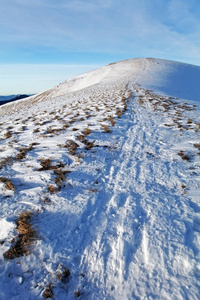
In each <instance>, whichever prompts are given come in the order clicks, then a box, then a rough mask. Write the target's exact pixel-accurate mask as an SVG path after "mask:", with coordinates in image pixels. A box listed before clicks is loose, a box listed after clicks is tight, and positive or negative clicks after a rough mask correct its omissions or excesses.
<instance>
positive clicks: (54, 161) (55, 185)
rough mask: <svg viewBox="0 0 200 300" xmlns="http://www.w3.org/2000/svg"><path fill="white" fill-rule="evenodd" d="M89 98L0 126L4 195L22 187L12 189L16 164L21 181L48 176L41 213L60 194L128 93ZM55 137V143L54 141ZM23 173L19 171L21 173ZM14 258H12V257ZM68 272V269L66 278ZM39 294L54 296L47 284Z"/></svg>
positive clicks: (108, 130)
mask: <svg viewBox="0 0 200 300" xmlns="http://www.w3.org/2000/svg"><path fill="white" fill-rule="evenodd" d="M89 95H92V96H88V94H86V95H84V96H81V97H78V100H76V99H74V101H73V102H70V103H65V101H61V104H57V105H56V106H54V108H53V109H52V107H53V106H52V105H50V106H49V107H50V108H48V107H47V109H46V110H44V111H42V110H40V107H39V109H38V111H37V112H36V113H34V114H32V113H31V111H30V112H29V113H28V112H26V113H27V116H26V117H25V118H24V117H23V116H21V117H17V118H16V119H14V120H12V119H11V118H12V117H11V118H10V119H9V118H8V121H7V122H5V123H2V124H0V129H1V131H0V132H1V133H0V138H1V141H2V147H1V149H0V158H1V159H0V169H1V173H2V175H3V176H1V177H0V185H1V187H2V197H10V198H13V199H14V198H15V199H16V197H15V195H16V194H17V193H18V192H19V190H20V187H18V186H15V185H14V183H13V182H15V178H13V177H12V176H13V174H14V173H15V172H13V171H14V169H15V165H17V168H18V172H19V173H21V176H22V177H21V179H22V180H24V178H23V174H24V168H30V169H31V170H32V171H28V172H27V173H29V174H30V172H34V173H35V172H40V173H41V172H46V171H48V172H51V174H52V175H51V178H50V181H49V182H48V184H47V186H46V187H45V182H44V185H43V196H42V195H41V197H40V198H42V206H41V209H43V208H42V207H43V206H45V205H47V204H50V203H51V195H52V194H54V193H57V192H59V191H60V189H62V187H63V186H65V185H66V182H67V174H68V173H69V172H71V170H72V169H73V168H74V167H75V168H76V166H77V165H79V164H80V163H81V161H82V160H83V159H84V152H85V151H88V150H91V149H92V148H94V147H98V146H100V145H97V144H96V143H95V141H93V140H92V141H91V140H90V139H89V135H90V134H91V133H98V132H99V133H100V134H102V133H111V132H112V127H113V126H115V120H116V119H117V118H120V117H121V115H122V114H124V113H125V111H126V108H127V102H128V99H129V98H130V97H131V91H130V90H126V89H125V90H119V89H117V88H116V90H114V92H112V93H111V92H110V91H109V90H108V91H105V92H104V93H103V94H102V93H99V92H97V91H95V90H94V91H92V92H91V93H89ZM80 99H81V100H80ZM66 102H67V101H66ZM24 114H25V113H24ZM55 138H56V141H58V143H55V142H54V139H55ZM45 149H47V150H49V149H51V153H52V154H51V157H47V156H46V155H44V156H43V153H45ZM41 153H42V155H41ZM58 154H59V155H58ZM58 157H59V158H58ZM36 165H37V167H36ZM21 169H23V172H20V171H21ZM19 173H18V175H19ZM18 182H19V181H18ZM67 184H68V182H67ZM16 207H17V204H16ZM8 213H9V214H10V212H8ZM35 214H37V212H34V214H33V217H34V215H35ZM11 250H12V248H11ZM12 252H13V251H12ZM22 253H23V251H22ZM21 255H23V254H20V253H18V254H16V257H18V256H21ZM13 258H15V255H13V256H12V259H13ZM69 274H70V271H69V272H68V274H67V276H66V278H67V277H68V276H69ZM61 277H62V280H61V281H64V280H63V277H64V275H63V276H61ZM80 294H81V293H80V291H76V292H75V296H76V297H79V296H80ZM43 296H44V297H45V298H48V297H53V289H52V286H51V283H49V284H48V285H47V286H46V288H45V289H44V293H43Z"/></svg>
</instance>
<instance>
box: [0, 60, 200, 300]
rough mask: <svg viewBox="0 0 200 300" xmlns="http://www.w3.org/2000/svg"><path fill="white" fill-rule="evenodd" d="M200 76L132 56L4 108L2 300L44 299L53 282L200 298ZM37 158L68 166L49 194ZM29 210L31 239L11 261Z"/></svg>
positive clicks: (68, 287)
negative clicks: (71, 145) (63, 275)
mask: <svg viewBox="0 0 200 300" xmlns="http://www.w3.org/2000/svg"><path fill="white" fill-rule="evenodd" d="M198 76H199V67H195V66H191V65H186V64H181V63H176V62H171V61H165V60H156V59H146V58H143V59H132V60H127V61H122V62H118V63H115V64H111V65H108V66H105V67H103V68H100V69H98V70H94V71H91V72H88V73H86V74H82V75H80V76H77V77H75V78H72V79H71V80H68V81H66V82H64V83H62V84H60V85H59V86H57V87H55V88H52V89H51V90H49V91H46V92H44V93H41V94H39V95H37V96H33V97H30V98H29V99H25V100H20V101H16V103H11V104H6V105H3V106H2V107H1V112H0V115H1V118H0V123H1V131H0V135H1V150H0V158H1V163H2V168H1V176H0V177H3V178H7V179H9V180H10V181H11V182H12V183H13V185H14V187H15V189H14V190H8V189H7V188H6V185H5V183H4V182H0V206H1V219H0V242H2V243H1V244H0V277H1V279H0V298H1V299H42V298H43V293H44V291H45V289H46V288H47V287H48V286H49V285H50V286H51V287H52V291H53V294H54V299H59V300H60V299H76V298H80V299H170V300H171V299H199V293H200V199H199V195H200V193H199V191H200V169H199V166H200V164H199V157H200V156H199V152H200V151H199V149H198V146H200V138H199V130H200V127H199V124H200V114H199V109H200V106H199V102H198V99H199V98H198V95H199V92H198V87H197V84H196V83H195V80H197V79H198V78H199V77H198ZM198 81H199V79H198ZM176 97H178V98H176ZM124 99H127V101H126V100H124ZM186 102H187V104H186ZM125 103H126V105H127V107H125ZM194 103H195V105H196V106H193V105H194ZM123 109H124V111H123V114H121V115H119V112H120V111H122V110H123ZM102 125H104V128H103V126H102ZM105 126H108V127H109V129H110V131H111V132H110V133H108V132H105V128H106V127H105ZM85 129H90V131H91V132H90V133H89V134H88V135H85V139H87V142H90V143H93V147H92V148H91V149H89V150H86V149H85V147H86V144H84V141H83V140H81V138H80V136H81V135H83V132H84V130H85ZM8 131H9V132H10V135H11V136H10V137H8V138H5V136H6V133H7V132H8ZM78 137H79V138H78ZM69 140H70V141H71V142H72V141H73V142H75V143H76V144H77V147H76V151H75V152H74V153H73V151H72V152H71V153H70V149H69V148H67V146H66V145H67V141H69ZM68 143H69V142H68ZM30 145H32V147H30ZM195 145H196V146H195ZM22 148H26V149H29V150H26V151H25V155H24V156H23V157H22V158H21V159H18V158H17V157H18V155H19V154H20V153H22V150H20V149H22ZM181 151H182V152H181ZM184 154H185V155H186V154H187V155H188V157H189V159H188V160H187V159H185V160H184V156H183V155H184ZM186 158H187V157H186ZM41 159H43V160H44V159H50V160H51V166H54V167H55V166H59V167H58V172H61V171H62V172H63V173H64V174H65V177H66V181H63V182H62V183H61V188H60V189H59V190H58V191H57V192H56V193H50V191H49V190H48V186H50V185H53V186H54V187H58V186H57V185H56V184H55V178H56V173H55V172H54V170H53V169H51V168H50V169H49V170H45V169H43V170H40V169H41ZM65 172H67V173H65ZM27 210H28V211H31V212H32V213H33V216H32V219H31V220H32V226H33V227H34V229H35V230H36V231H37V240H36V241H35V242H34V243H33V244H32V245H31V247H30V254H29V255H27V256H22V257H18V258H15V259H14V260H10V261H9V260H6V259H5V258H4V257H3V253H5V251H7V250H8V249H9V248H10V247H11V245H12V240H13V238H15V237H16V236H17V233H16V229H15V228H16V224H15V220H16V218H17V217H18V216H19V214H20V213H21V212H23V211H27ZM65 268H69V270H70V275H69V276H68V277H67V278H66V279H65V280H64V279H63V280H61V279H60V278H61V277H59V274H61V272H62V270H63V269H65Z"/></svg>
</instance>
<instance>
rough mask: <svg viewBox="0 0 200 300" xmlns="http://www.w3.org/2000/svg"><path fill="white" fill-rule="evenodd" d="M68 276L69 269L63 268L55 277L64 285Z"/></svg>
mask: <svg viewBox="0 0 200 300" xmlns="http://www.w3.org/2000/svg"><path fill="white" fill-rule="evenodd" d="M69 276H70V270H69V268H65V267H64V268H63V270H61V271H59V272H58V275H57V277H58V279H59V280H61V281H62V282H63V283H65V282H66V281H67V280H68V278H69Z"/></svg>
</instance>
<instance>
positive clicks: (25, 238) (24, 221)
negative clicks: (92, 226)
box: [4, 211, 37, 259]
mask: <svg viewBox="0 0 200 300" xmlns="http://www.w3.org/2000/svg"><path fill="white" fill-rule="evenodd" d="M31 216H32V213H31V212H29V211H25V212H23V213H21V214H20V215H19V217H18V218H17V220H16V224H17V231H18V232H19V234H18V236H17V238H16V243H15V245H13V246H12V247H11V249H9V250H8V251H6V252H5V253H4V257H5V258H6V259H14V258H16V257H20V256H23V255H28V254H29V247H30V245H31V244H32V243H33V242H34V241H35V239H36V237H37V235H36V231H35V230H34V229H33V228H32V225H31Z"/></svg>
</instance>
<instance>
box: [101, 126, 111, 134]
mask: <svg viewBox="0 0 200 300" xmlns="http://www.w3.org/2000/svg"><path fill="white" fill-rule="evenodd" d="M101 127H102V128H103V130H104V131H105V132H106V133H111V130H110V128H109V127H108V126H107V125H101Z"/></svg>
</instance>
